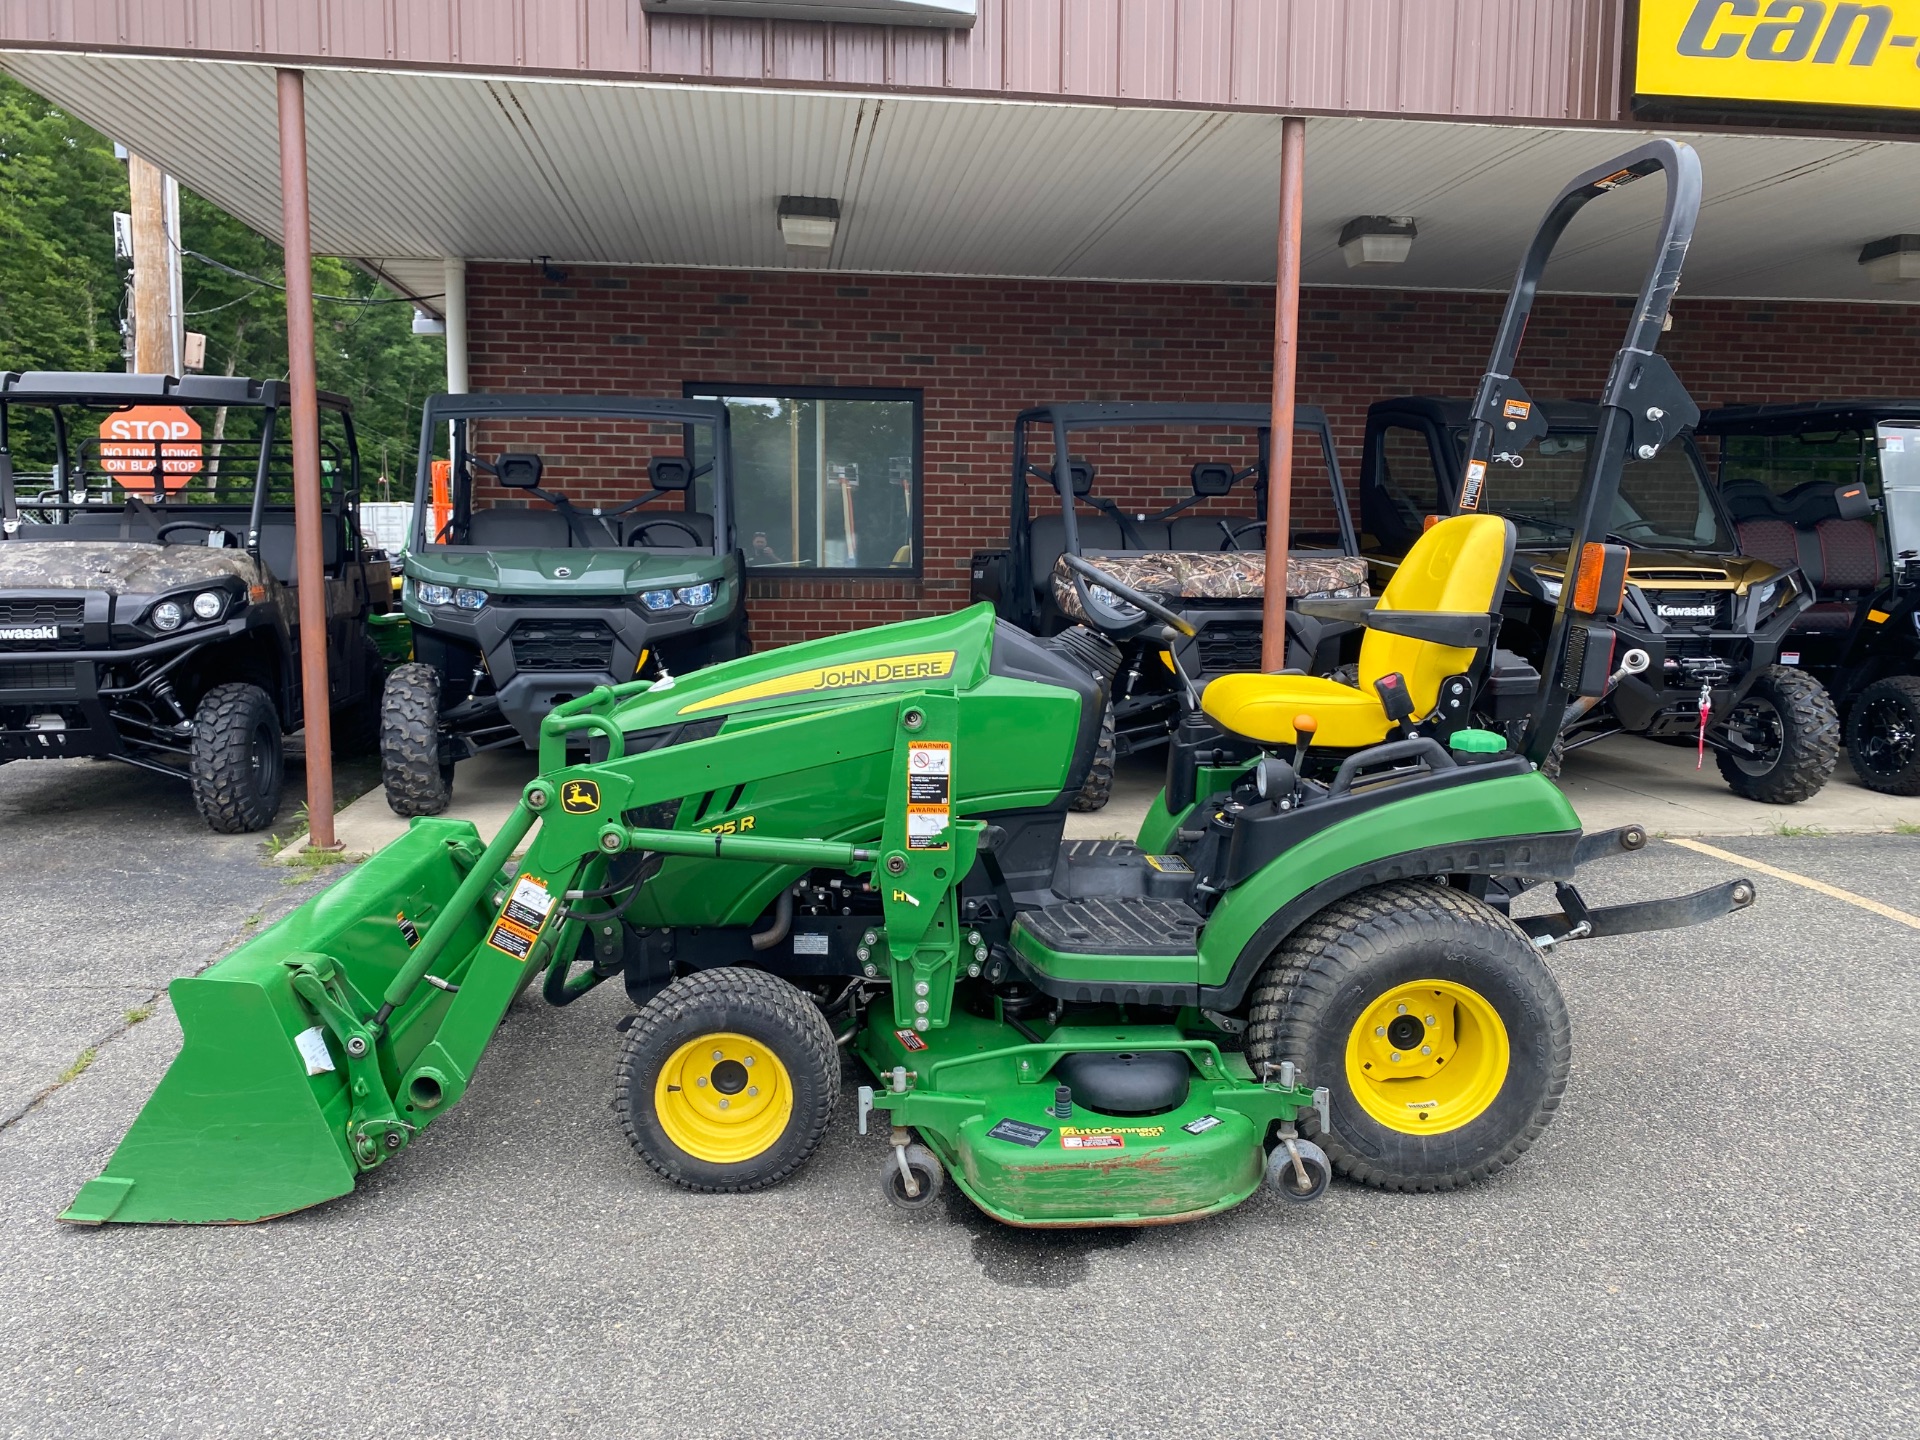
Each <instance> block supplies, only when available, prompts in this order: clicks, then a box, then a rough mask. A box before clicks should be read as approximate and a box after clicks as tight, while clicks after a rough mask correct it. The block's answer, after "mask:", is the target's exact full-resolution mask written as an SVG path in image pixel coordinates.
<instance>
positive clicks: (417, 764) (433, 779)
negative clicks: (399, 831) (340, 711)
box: [380, 661, 453, 818]
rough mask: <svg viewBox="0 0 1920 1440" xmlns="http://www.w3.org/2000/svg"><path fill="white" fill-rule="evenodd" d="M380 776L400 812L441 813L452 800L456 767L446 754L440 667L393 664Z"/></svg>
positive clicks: (383, 709) (383, 704)
mask: <svg viewBox="0 0 1920 1440" xmlns="http://www.w3.org/2000/svg"><path fill="white" fill-rule="evenodd" d="M380 781H381V783H382V784H383V785H384V786H385V787H386V791H387V807H388V808H389V809H391V810H392V811H393V813H394V814H396V815H402V816H406V817H408V818H411V817H413V816H415V815H438V814H439V813H440V812H441V811H443V810H445V809H446V808H447V806H448V805H450V804H452V803H453V767H452V766H451V765H448V764H446V763H445V762H444V761H443V760H442V759H441V738H440V672H439V671H438V670H436V669H434V668H433V666H431V665H422V664H420V663H418V662H417V661H416V662H412V663H409V664H406V665H399V666H396V667H395V668H394V671H393V673H392V674H391V675H389V676H388V677H387V684H386V690H385V692H384V694H383V695H382V697H381V701H380Z"/></svg>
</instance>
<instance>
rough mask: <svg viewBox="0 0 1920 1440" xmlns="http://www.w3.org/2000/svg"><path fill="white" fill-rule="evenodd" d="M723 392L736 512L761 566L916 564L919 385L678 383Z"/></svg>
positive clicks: (743, 542) (903, 570) (698, 393)
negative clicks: (836, 386)
mask: <svg viewBox="0 0 1920 1440" xmlns="http://www.w3.org/2000/svg"><path fill="white" fill-rule="evenodd" d="M686 393H687V394H688V395H689V396H692V397H695V398H699V399H724V400H725V401H726V402H727V410H728V413H729V419H730V421H731V429H732V432H733V468H734V514H735V517H736V529H737V531H738V534H739V536H740V548H741V549H742V550H744V551H745V552H746V557H747V564H748V565H749V566H751V567H753V568H756V569H762V570H785V571H790V572H798V573H806V572H811V571H825V572H831V573H834V574H846V573H848V572H866V573H869V574H871V573H885V574H906V575H915V574H918V573H919V570H920V392H919V391H917V390H856V389H795V388H759V387H754V388H749V387H746V386H741V387H737V388H736V387H733V386H725V385H688V386H687V387H686Z"/></svg>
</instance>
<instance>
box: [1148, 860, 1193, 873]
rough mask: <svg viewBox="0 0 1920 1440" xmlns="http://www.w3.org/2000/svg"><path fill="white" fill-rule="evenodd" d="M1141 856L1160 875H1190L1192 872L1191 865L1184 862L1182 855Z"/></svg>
mask: <svg viewBox="0 0 1920 1440" xmlns="http://www.w3.org/2000/svg"><path fill="white" fill-rule="evenodd" d="M1142 858H1143V859H1145V861H1146V862H1147V864H1149V865H1151V866H1152V867H1153V868H1154V869H1156V870H1158V871H1159V872H1160V873H1161V874H1162V875H1191V874H1192V873H1193V866H1191V865H1189V864H1188V863H1187V862H1186V859H1185V857H1184V856H1180V855H1147V856H1143V857H1142Z"/></svg>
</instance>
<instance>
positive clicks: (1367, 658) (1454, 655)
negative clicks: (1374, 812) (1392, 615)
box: [1360, 515, 1514, 716]
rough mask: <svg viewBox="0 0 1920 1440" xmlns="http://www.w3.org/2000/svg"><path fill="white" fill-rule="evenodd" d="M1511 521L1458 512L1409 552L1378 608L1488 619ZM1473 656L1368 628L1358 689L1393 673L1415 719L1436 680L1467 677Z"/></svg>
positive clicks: (1436, 693)
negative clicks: (1403, 685) (1404, 690)
mask: <svg viewBox="0 0 1920 1440" xmlns="http://www.w3.org/2000/svg"><path fill="white" fill-rule="evenodd" d="M1513 544H1514V530H1513V522H1512V521H1510V520H1506V519H1503V518H1501V517H1500V516H1498V515H1456V516H1454V517H1453V518H1452V519H1450V520H1442V521H1440V522H1439V523H1438V524H1437V525H1435V526H1433V527H1432V528H1431V529H1429V530H1428V531H1427V532H1426V533H1425V534H1424V535H1422V536H1421V537H1420V538H1419V539H1418V540H1417V541H1415V542H1414V545H1413V548H1412V549H1411V550H1409V551H1408V552H1407V558H1406V559H1404V560H1402V561H1401V562H1400V567H1399V568H1398V569H1397V570H1395V571H1394V572H1393V579H1392V580H1390V581H1388V582H1387V588H1386V589H1385V590H1384V591H1383V592H1381V595H1380V603H1379V606H1378V608H1379V609H1381V610H1435V611H1446V612H1451V613H1454V614H1462V615H1490V614H1493V613H1494V611H1495V608H1496V606H1497V604H1498V602H1499V599H1500V591H1501V588H1502V587H1503V586H1504V585H1505V584H1506V583H1507V570H1508V569H1509V567H1511V566H1512V564H1513ZM1475 653H1476V652H1474V651H1473V650H1470V649H1463V648H1461V647H1459V646H1454V645H1436V644H1434V643H1433V642H1432V641H1431V640H1415V639H1412V638H1411V637H1409V636H1405V635H1388V634H1385V633H1383V632H1381V631H1379V630H1369V631H1367V635H1366V639H1365V640H1363V641H1362V642H1361V644H1360V688H1361V689H1362V690H1364V691H1366V692H1367V693H1368V694H1369V695H1371V694H1373V693H1374V691H1373V682H1374V681H1376V680H1378V679H1379V678H1380V677H1381V676H1383V675H1391V674H1393V673H1395V672H1396V671H1397V672H1398V673H1399V674H1400V675H1401V677H1402V678H1404V679H1405V680H1406V682H1407V693H1408V694H1409V695H1410V696H1412V698H1413V707H1414V714H1415V715H1416V716H1424V715H1427V714H1428V713H1430V712H1431V711H1432V709H1433V707H1434V704H1435V703H1436V702H1437V701H1438V700H1439V698H1440V685H1441V682H1442V681H1444V680H1446V679H1447V678H1448V677H1449V676H1452V675H1460V674H1463V673H1465V671H1466V670H1467V669H1468V667H1469V666H1471V665H1472V664H1473V657H1474V655H1475Z"/></svg>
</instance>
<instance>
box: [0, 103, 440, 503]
mask: <svg viewBox="0 0 1920 1440" xmlns="http://www.w3.org/2000/svg"><path fill="white" fill-rule="evenodd" d="M127 204H128V200H127V177H126V170H125V167H123V166H122V165H121V164H120V163H119V162H118V161H116V160H115V159H114V157H113V145H112V143H111V142H110V141H108V140H107V139H106V137H104V136H102V135H100V134H98V133H96V132H95V131H93V130H91V129H89V128H88V127H87V126H86V125H84V124H82V123H81V122H80V121H79V120H76V119H75V118H74V117H72V116H71V115H68V114H66V113H64V112H63V111H61V110H59V109H58V108H56V107H55V106H54V105H52V104H51V103H49V102H48V101H46V100H43V99H41V98H40V97H39V96H38V95H35V94H34V93H33V92H32V91H30V90H27V89H26V88H24V87H23V86H21V85H19V84H17V83H16V82H15V81H13V80H12V79H10V78H8V77H7V76H5V75H0V370H117V369H120V368H121V365H122V361H121V354H120V333H119V322H120V313H121V310H122V308H123V306H124V305H125V303H126V301H125V278H124V274H123V272H122V269H121V267H120V265H119V264H118V263H117V262H116V261H115V260H114V257H113V212H114V211H115V210H125V209H126V208H127ZM180 230H181V242H182V247H183V248H184V249H185V250H186V251H188V252H189V253H188V254H187V255H186V256H185V257H184V259H183V261H182V267H183V268H182V275H183V281H184V284H183V294H184V299H185V310H186V317H187V319H186V323H187V328H188V329H189V330H197V331H199V332H201V333H202V334H204V335H205V336H206V337H207V360H206V368H207V371H208V372H209V373H212V374H227V375H253V376H258V377H261V378H274V377H278V376H284V375H285V374H286V373H287V314H286V296H285V294H284V293H283V291H282V290H281V288H280V286H281V284H282V282H283V280H284V277H285V272H284V270H283V268H282V265H281V254H280V247H279V245H277V244H276V243H274V242H273V241H272V240H270V239H268V238H266V237H265V236H263V235H260V234H259V233H258V232H256V231H254V230H251V229H249V228H248V227H247V226H246V225H244V224H243V223H241V222H240V221H239V220H236V219H235V218H234V217H233V216H231V215H228V214H227V213H226V212H224V211H222V210H221V209H219V208H218V207H217V206H215V205H213V204H211V203H209V202H208V201H206V200H203V199H201V198H200V197H199V196H197V195H195V194H193V193H192V192H191V191H188V190H185V189H183V190H182V191H181V196H180ZM203 256H204V257H207V258H205V259H202V258H200V257H203ZM209 261H212V262H218V263H217V264H216V263H209ZM221 265H225V266H229V267H231V270H223V269H221V268H220V266H221ZM231 271H239V272H242V273H241V274H234V273H231ZM313 285H314V290H315V291H316V292H317V293H318V294H321V295H327V296H336V297H341V298H340V299H337V300H321V301H319V302H318V303H317V305H316V307H315V308H316V315H315V335H316V350H317V352H318V353H317V355H316V357H315V358H316V363H317V365H318V367H319V372H320V384H321V385H322V387H324V388H325V389H328V390H333V391H337V392H339V393H340V394H343V395H346V396H348V397H349V398H351V399H352V401H353V405H354V420H355V424H356V427H357V429H358V431H359V434H360V447H361V458H362V461H363V471H364V473H365V475H366V477H367V487H368V492H369V494H370V495H373V496H376V497H377V496H378V495H379V494H380V482H381V478H382V475H383V473H384V474H387V475H390V476H392V477H393V478H394V479H395V480H397V481H398V482H399V485H398V489H399V492H400V493H402V494H404V493H405V492H406V491H407V490H408V487H409V486H410V485H411V475H412V471H413V455H414V449H415V447H416V446H417V445H418V443H419V438H420V405H421V402H422V400H423V399H424V398H425V397H426V396H427V395H429V394H431V393H432V392H434V391H435V390H438V389H441V388H443V383H444V377H445V374H446V370H445V350H444V346H443V343H442V342H441V340H440V339H439V338H438V337H434V336H419V335H415V334H413V327H412V314H413V310H412V307H411V306H410V305H407V304H405V303H404V302H400V301H399V300H398V297H396V296H394V295H393V294H392V293H391V292H390V291H388V290H386V289H385V287H383V286H382V285H380V283H379V282H378V281H376V280H374V279H373V277H372V276H370V275H368V274H367V273H366V272H365V271H363V270H360V269H359V268H358V267H356V266H353V265H351V264H349V263H347V262H346V261H344V260H337V259H332V258H321V259H317V260H316V261H315V262H314V267H313Z"/></svg>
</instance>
